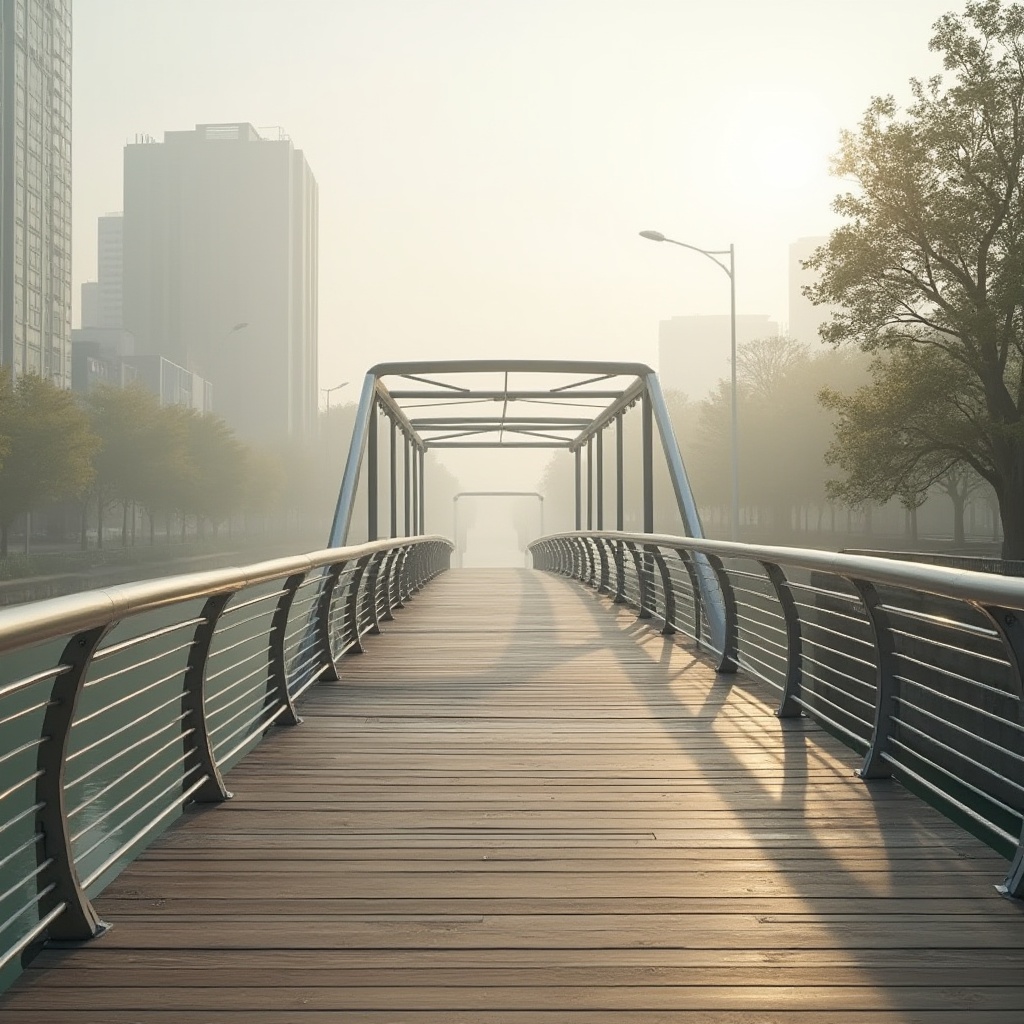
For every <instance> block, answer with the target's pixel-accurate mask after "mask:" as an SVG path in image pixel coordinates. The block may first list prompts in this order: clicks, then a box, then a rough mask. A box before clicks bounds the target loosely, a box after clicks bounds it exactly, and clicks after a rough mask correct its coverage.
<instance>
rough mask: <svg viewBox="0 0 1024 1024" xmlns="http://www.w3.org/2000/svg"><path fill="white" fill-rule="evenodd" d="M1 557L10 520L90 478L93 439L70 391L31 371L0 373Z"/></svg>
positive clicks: (70, 494) (74, 492) (68, 494)
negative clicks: (0, 453)
mask: <svg viewBox="0 0 1024 1024" xmlns="http://www.w3.org/2000/svg"><path fill="white" fill-rule="evenodd" d="M4 440H5V441H6V443H5V444H4V447H5V449H6V452H7V454H6V456H5V457H4V460H3V463H2V464H0V557H2V558H6V557H7V538H8V533H9V531H10V527H11V525H12V524H13V523H14V521H15V520H16V519H17V518H18V517H19V516H23V515H27V514H28V513H29V512H33V511H35V510H37V509H39V508H40V507H42V506H43V505H46V504H47V503H49V502H55V501H64V500H66V499H69V498H76V497H78V496H79V495H80V494H81V493H82V492H83V491H84V490H85V489H86V488H87V487H88V486H89V484H90V483H91V482H92V478H93V465H92V458H93V454H94V453H95V451H96V448H97V439H96V437H95V435H94V434H93V433H92V431H91V430H90V429H89V421H88V419H87V417H86V415H85V413H84V412H83V411H82V410H81V409H80V408H79V407H78V405H77V404H76V402H75V398H74V395H72V394H71V392H70V391H64V390H62V389H61V388H59V387H57V385H56V384H54V383H52V382H51V381H49V380H46V379H45V378H43V377H39V376H37V375H35V374H26V375H24V376H22V377H19V378H18V380H17V382H14V381H13V380H12V378H11V374H10V371H7V370H5V371H0V443H3V441H4Z"/></svg>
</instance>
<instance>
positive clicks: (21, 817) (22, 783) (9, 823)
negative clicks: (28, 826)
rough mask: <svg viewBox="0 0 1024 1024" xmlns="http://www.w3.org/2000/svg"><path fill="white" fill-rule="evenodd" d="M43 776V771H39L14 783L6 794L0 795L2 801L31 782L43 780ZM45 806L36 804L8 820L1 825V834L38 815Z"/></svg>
mask: <svg viewBox="0 0 1024 1024" xmlns="http://www.w3.org/2000/svg"><path fill="white" fill-rule="evenodd" d="M42 775H43V772H42V771H37V772H35V774H33V775H29V776H28V778H25V779H22V780H21V781H20V782H16V783H14V785H13V786H10V787H9V788H8V789H7V790H6V792H4V793H3V794H2V795H0V799H4V798H6V797H8V796H10V794H11V793H13V792H14V791H15V790H18V789H21V787H22V786H26V785H28V783H30V782H35V781H36V779H39V778H41V777H42ZM45 806H46V804H44V803H34V804H33V805H32V806H31V807H26V808H25V809H24V810H22V811H19V812H18V813H17V814H15V815H14V816H13V817H11V818H8V819H7V820H6V821H5V822H4V823H3V824H2V825H0V834H2V833H4V832H6V831H7V830H8V829H9V828H13V827H14V826H15V825H17V824H18V822H20V821H23V820H24V819H25V818H30V817H32V816H33V815H35V814H38V813H39V812H40V811H41V810H42V809H43V808H44V807H45Z"/></svg>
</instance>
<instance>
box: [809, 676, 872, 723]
mask: <svg viewBox="0 0 1024 1024" xmlns="http://www.w3.org/2000/svg"><path fill="white" fill-rule="evenodd" d="M803 671H804V675H805V676H806V677H807V678H808V679H810V680H811V681H812V682H814V683H816V684H817V686H815V687H814V688H813V689H809V688H807V687H804V688H803V691H802V692H803V693H805V694H808V695H813V696H814V698H815V699H816V700H820V701H823V702H824V703H826V704H827V705H828V706H829V707H830V708H834V709H835V710H836V711H837V712H839V714H841V715H846V717H847V718H854V719H856V720H857V721H858V722H862V723H863V724H864V725H866V726H867V727H868V728H869V729H870V728H871V720H870V719H864V718H860V717H859V716H858V715H857V713H856V712H855V711H851V710H850V709H849V708H844V707H843V706H842V705H840V704H837V703H836V702H835V701H834V700H832V699H831V698H830V697H826V696H825V694H823V693H822V692H821V690H819V689H818V686H824V687H825V688H826V689H827V690H831V691H834V692H835V693H841V694H842V695H843V696H844V697H847V698H849V699H850V700H852V701H853V702H854V703H856V704H863V705H864V707H866V708H867V709H868V711H874V705H873V704H870V703H869V702H868V701H866V700H861V699H860V698H859V697H855V696H854V695H853V694H852V693H848V692H847V691H846V690H841V689H840V688H839V687H838V686H836V684H835V683H832V682H829V680H827V679H822V678H821V677H820V676H817V675H815V674H814V673H813V672H808V671H807V669H806V668H805V669H804V670H803Z"/></svg>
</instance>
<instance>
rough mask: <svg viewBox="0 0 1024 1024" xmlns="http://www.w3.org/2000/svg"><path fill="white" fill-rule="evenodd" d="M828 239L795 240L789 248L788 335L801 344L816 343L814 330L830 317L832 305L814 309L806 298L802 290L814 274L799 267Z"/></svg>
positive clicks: (817, 337)
mask: <svg viewBox="0 0 1024 1024" xmlns="http://www.w3.org/2000/svg"><path fill="white" fill-rule="evenodd" d="M827 241H828V238H827V237H826V236H824V235H822V236H817V235H814V236H809V237H807V238H798V239H797V240H796V241H795V242H792V243H791V244H790V246H789V336H790V337H791V338H793V339H795V340H796V341H800V342H803V343H804V344H805V345H811V346H815V345H818V344H820V338H819V335H818V328H819V327H820V326H821V325H822V324H824V323H827V322H828V321H829V320H830V319H831V317H832V311H833V310H834V309H835V307H834V306H815V305H814V304H813V303H812V302H811V300H810V299H808V298H806V297H805V296H804V294H803V292H802V289H803V288H804V287H805V286H806V285H812V284H814V282H815V275H814V273H813V272H812V271H810V270H804V268H803V267H802V266H801V263H802V261H803V260H807V259H810V257H811V255H812V254H813V252H814V250H815V249H817V248H818V246H819V245H824V244H825V243H826V242H827Z"/></svg>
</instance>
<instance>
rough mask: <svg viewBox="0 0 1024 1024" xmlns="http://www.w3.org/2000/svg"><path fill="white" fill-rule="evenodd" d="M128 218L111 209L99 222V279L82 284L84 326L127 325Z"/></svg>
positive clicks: (121, 326) (97, 255)
mask: <svg viewBox="0 0 1024 1024" xmlns="http://www.w3.org/2000/svg"><path fill="white" fill-rule="evenodd" d="M123 293H124V218H123V217H122V216H121V214H119V213H108V214H107V215H106V216H105V217H100V218H99V220H98V221H97V222H96V280H95V281H86V282H85V283H84V284H83V285H82V291H81V294H82V327H83V328H84V329H89V328H105V329H108V330H121V328H123V327H124V317H123V315H122V302H123V299H122V296H123Z"/></svg>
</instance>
